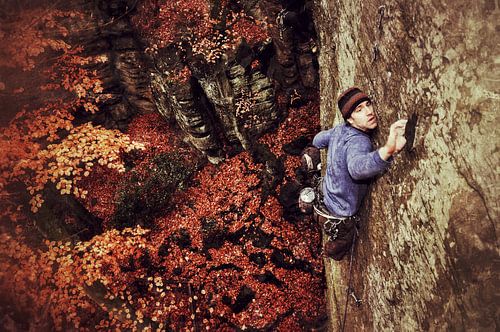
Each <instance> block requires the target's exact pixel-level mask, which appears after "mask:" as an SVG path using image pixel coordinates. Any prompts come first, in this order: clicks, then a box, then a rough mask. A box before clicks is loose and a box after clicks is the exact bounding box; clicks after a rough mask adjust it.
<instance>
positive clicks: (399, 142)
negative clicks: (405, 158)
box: [378, 119, 407, 160]
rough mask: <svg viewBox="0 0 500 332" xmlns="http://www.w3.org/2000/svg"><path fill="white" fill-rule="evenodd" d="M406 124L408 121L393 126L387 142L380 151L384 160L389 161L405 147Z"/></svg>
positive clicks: (398, 122)
mask: <svg viewBox="0 0 500 332" xmlns="http://www.w3.org/2000/svg"><path fill="white" fill-rule="evenodd" d="M406 122H407V120H406V119H404V120H398V121H396V122H394V123H393V124H392V125H391V128H390V130H389V137H388V138H387V142H386V143H385V145H384V146H383V147H381V148H380V149H379V150H378V152H379V154H380V157H381V158H382V159H383V160H387V159H389V158H390V157H391V156H392V155H394V154H396V153H398V152H399V151H401V150H402V149H403V147H404V146H405V144H406V138H405V137H404V133H405V126H406Z"/></svg>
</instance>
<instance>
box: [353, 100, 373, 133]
mask: <svg viewBox="0 0 500 332" xmlns="http://www.w3.org/2000/svg"><path fill="white" fill-rule="evenodd" d="M347 122H349V124H350V125H351V126H353V127H354V128H357V129H359V130H362V131H365V132H366V131H370V130H372V129H375V128H377V116H376V115H375V112H374V111H373V105H372V102H371V101H370V100H366V101H364V102H362V103H361V104H359V105H358V106H357V107H356V108H355V109H354V112H352V114H351V117H350V118H349V119H347Z"/></svg>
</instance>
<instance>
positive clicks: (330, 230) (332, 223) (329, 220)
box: [313, 177, 357, 241]
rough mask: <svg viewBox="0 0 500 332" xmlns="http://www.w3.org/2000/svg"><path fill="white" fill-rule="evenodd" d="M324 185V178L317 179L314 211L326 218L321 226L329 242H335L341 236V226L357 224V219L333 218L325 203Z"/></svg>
mask: <svg viewBox="0 0 500 332" xmlns="http://www.w3.org/2000/svg"><path fill="white" fill-rule="evenodd" d="M322 184H323V178H321V177H320V178H319V179H316V186H315V191H314V192H315V197H316V199H315V201H314V204H313V209H314V212H315V213H316V215H318V216H321V217H323V218H325V221H324V222H323V225H321V226H322V227H323V230H324V232H325V234H326V235H327V236H328V241H335V240H336V239H337V238H338V236H339V229H340V226H341V225H344V226H345V224H346V223H347V222H350V221H352V222H354V223H356V222H357V217H356V216H352V217H347V218H344V217H335V216H332V215H331V214H330V213H329V211H328V210H327V208H326V206H325V204H324V203H323V190H322Z"/></svg>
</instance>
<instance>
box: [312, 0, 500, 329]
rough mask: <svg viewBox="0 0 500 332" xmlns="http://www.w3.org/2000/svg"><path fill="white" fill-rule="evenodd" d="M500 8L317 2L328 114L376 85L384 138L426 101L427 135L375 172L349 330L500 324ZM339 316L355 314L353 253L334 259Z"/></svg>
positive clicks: (423, 128) (325, 120) (331, 278)
mask: <svg viewBox="0 0 500 332" xmlns="http://www.w3.org/2000/svg"><path fill="white" fill-rule="evenodd" d="M499 17H500V8H499V5H498V2H495V1H490V0H488V1H478V2H474V3H472V2H469V1H464V0H457V1H453V3H448V4H447V3H445V2H442V1H432V0H425V1H419V2H417V3H410V2H400V1H394V0H390V1H386V2H383V3H381V2H378V1H351V0H335V1H333V0H325V1H320V2H318V3H317V7H316V8H315V19H316V21H315V22H316V26H317V30H318V34H319V41H320V45H321V49H320V57H319V63H320V69H321V70H320V89H321V107H322V108H321V112H322V125H323V127H325V128H326V127H330V126H331V125H332V123H338V122H339V121H340V120H339V119H340V117H339V116H338V115H337V114H338V113H336V109H337V108H336V105H335V101H336V97H337V95H338V93H339V92H340V91H341V90H343V89H345V88H347V87H349V86H352V85H357V86H361V87H362V88H363V89H365V90H366V91H367V92H368V93H369V94H370V95H371V96H372V97H373V100H374V102H375V108H376V110H377V111H378V115H379V120H380V121H379V123H380V128H379V132H378V133H377V134H375V137H374V139H375V142H376V143H378V144H379V145H380V144H383V141H384V138H385V137H386V136H387V134H388V128H389V126H390V124H391V123H392V122H394V121H395V120H397V119H399V118H407V117H410V115H411V114H413V113H416V114H417V115H418V118H419V123H418V126H417V131H416V138H415V144H414V149H413V150H412V151H403V152H402V153H401V154H400V155H399V156H398V157H397V158H396V159H395V160H394V163H393V165H392V167H391V169H390V170H389V171H388V173H387V174H385V175H383V176H382V177H380V178H379V179H377V180H376V181H375V183H374V184H373V186H372V190H371V193H370V194H369V197H368V198H367V199H366V202H365V203H366V204H365V205H364V207H363V209H362V212H361V214H362V216H363V222H362V229H361V235H360V239H359V241H358V244H357V248H356V251H355V258H354V265H353V273H352V278H353V279H352V280H353V282H352V286H353V289H354V292H355V295H356V296H357V297H358V298H361V299H362V300H363V304H362V305H361V306H360V307H357V306H355V305H354V303H353V302H354V301H353V299H352V297H351V298H350V302H349V305H348V308H347V323H346V330H348V331H349V330H351V331H404V330H406V331H422V330H424V331H425V330H431V331H435V330H440V331H441V330H447V331H461V330H480V331H495V330H496V329H498V325H499V322H498V317H499V316H498V309H497V308H498V303H499V297H498V293H497V292H496V288H497V287H496V284H497V282H496V281H497V277H496V274H497V273H498V270H499V265H498V257H499V256H498V254H499V250H498V231H497V227H498V226H497V225H496V222H497V221H498V215H499V205H498V194H499V193H498V183H499V181H498V165H499V155H498V144H497V143H498V129H497V122H498V120H499V117H498V106H499V102H498V100H499V97H500V90H499V85H498V75H499V74H500V69H499V67H498V48H497V46H498V43H499V38H498V34H497V31H498V30H499V25H498V22H499ZM326 270H327V279H328V284H329V289H328V301H329V302H330V303H329V304H330V310H331V329H332V330H334V331H336V330H340V328H341V321H342V318H343V315H344V305H345V301H346V287H347V282H348V270H349V262H348V259H347V260H345V261H343V262H341V263H337V262H334V261H328V262H327V264H326Z"/></svg>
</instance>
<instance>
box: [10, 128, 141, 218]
mask: <svg viewBox="0 0 500 332" xmlns="http://www.w3.org/2000/svg"><path fill="white" fill-rule="evenodd" d="M133 149H141V150H142V149H144V145H143V144H141V143H137V142H132V141H131V140H130V138H129V137H128V136H127V135H125V134H123V133H121V132H120V131H118V130H109V129H105V128H103V127H101V126H94V125H92V124H91V123H86V124H84V125H81V126H79V127H76V128H72V129H71V130H70V134H69V135H68V136H67V137H66V138H64V139H63V140H62V141H61V142H60V143H57V144H50V145H48V146H47V148H46V149H43V150H40V151H38V153H37V154H36V155H34V156H32V157H31V158H26V159H22V160H21V161H20V162H19V163H18V164H17V165H16V166H15V167H14V174H15V175H18V176H21V177H22V175H23V174H30V175H32V176H28V177H23V178H24V182H25V183H26V185H27V189H28V190H29V192H30V194H31V195H32V199H31V201H30V204H31V210H32V211H33V212H37V211H38V209H39V208H40V207H41V205H42V203H43V198H42V196H41V191H42V190H43V189H44V187H45V185H46V184H47V183H48V182H49V181H50V182H52V183H55V185H56V188H57V190H59V192H60V193H61V194H62V195H68V194H73V195H75V196H76V197H82V198H85V197H86V195H87V192H86V191H85V190H83V189H81V188H79V187H78V181H79V180H81V179H82V177H83V176H88V175H89V172H90V171H91V169H92V168H93V167H94V165H95V164H96V163H98V164H100V165H106V166H107V167H108V168H112V169H116V170H117V171H118V172H123V171H125V166H124V164H123V162H122V160H121V157H120V153H121V151H124V152H129V151H131V150H133Z"/></svg>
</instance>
